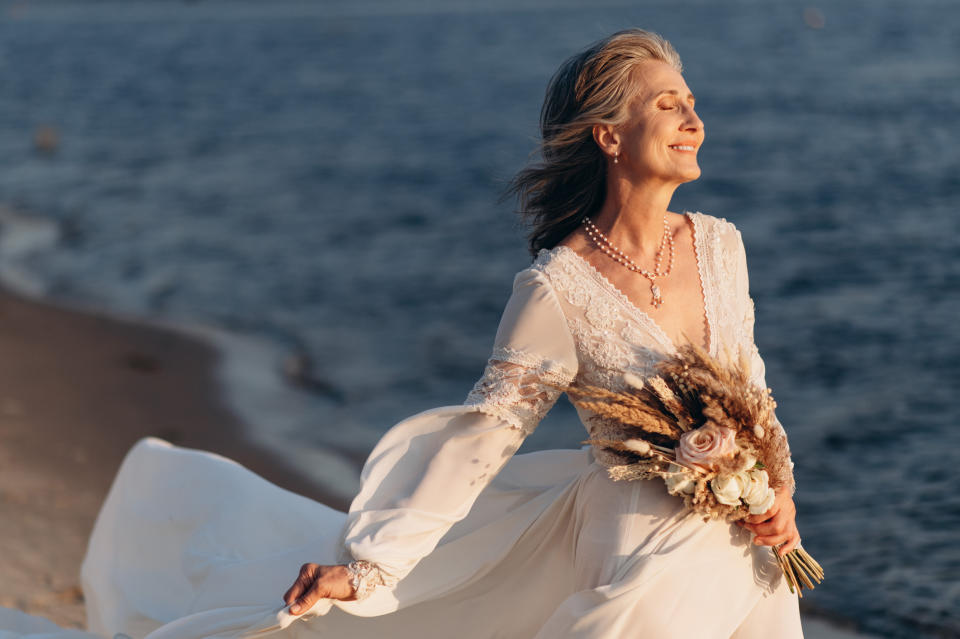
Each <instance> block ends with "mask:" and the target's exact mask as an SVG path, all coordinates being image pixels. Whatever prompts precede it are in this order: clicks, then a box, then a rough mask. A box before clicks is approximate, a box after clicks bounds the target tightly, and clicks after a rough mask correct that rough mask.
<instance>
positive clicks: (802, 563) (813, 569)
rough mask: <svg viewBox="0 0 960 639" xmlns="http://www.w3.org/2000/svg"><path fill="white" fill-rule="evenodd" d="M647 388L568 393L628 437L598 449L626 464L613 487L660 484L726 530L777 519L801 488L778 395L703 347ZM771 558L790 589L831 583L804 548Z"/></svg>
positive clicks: (635, 380) (635, 382) (682, 354)
mask: <svg viewBox="0 0 960 639" xmlns="http://www.w3.org/2000/svg"><path fill="white" fill-rule="evenodd" d="M657 369H658V373H659V375H658V376H656V377H653V378H650V379H648V380H646V382H644V380H642V379H640V378H639V377H636V376H635V375H632V374H630V373H627V374H626V375H625V379H626V381H627V384H628V385H629V386H630V388H628V389H627V390H626V391H623V392H614V391H610V390H607V389H604V388H598V387H593V386H573V387H570V388H567V389H565V390H566V392H567V395H568V396H569V397H570V400H571V401H572V402H573V403H574V404H576V405H577V406H579V407H582V408H585V409H587V410H590V411H592V412H594V413H596V414H597V415H599V416H600V417H602V418H604V419H607V420H614V421H616V422H618V423H619V424H620V425H622V426H623V428H624V432H626V433H627V436H625V437H624V438H623V439H596V438H595V439H590V440H588V441H587V442H584V443H590V444H593V445H596V446H600V447H603V448H606V449H608V450H612V451H617V452H618V453H620V454H621V455H622V456H623V457H624V458H625V459H626V460H627V463H624V464H620V465H615V466H610V467H609V469H608V472H609V475H610V477H611V478H613V479H614V480H635V479H653V478H657V477H659V478H661V479H663V480H664V482H665V483H666V486H667V491H668V492H669V493H670V494H672V495H677V496H679V497H682V498H683V500H684V501H685V502H686V503H687V505H689V506H690V507H691V508H692V509H693V510H694V511H695V512H697V513H699V514H700V515H702V516H703V517H704V520H705V521H709V520H710V519H720V518H724V519H726V520H728V521H736V520H740V519H744V518H746V517H747V516H749V515H751V514H762V513H764V512H766V511H767V510H769V509H770V507H771V506H772V505H773V501H774V498H775V491H776V490H778V489H780V488H782V487H786V486H792V485H793V473H792V464H791V462H790V451H789V448H788V447H787V440H786V436H785V434H784V433H783V430H782V429H781V428H780V427H779V425H778V424H776V422H775V417H774V408H775V407H776V402H775V401H774V400H773V397H772V396H771V394H770V389H761V388H758V387H757V386H756V385H754V384H753V383H752V382H751V381H750V366H749V362H748V361H746V360H745V359H744V358H741V359H740V361H739V362H738V364H737V365H735V366H731V367H727V366H724V365H722V364H721V363H720V362H718V361H717V360H716V359H714V358H713V357H712V356H711V355H710V354H709V353H707V352H706V351H704V350H703V349H702V348H700V347H698V346H695V345H687V346H684V347H682V348H680V349H679V351H678V353H677V355H676V356H673V357H670V358H668V359H666V360H663V361H662V362H660V363H659V364H658V366H657ZM773 552H774V554H775V555H776V558H777V561H778V563H779V565H780V567H781V569H782V570H783V574H784V576H785V578H786V579H787V582H788V584H789V585H790V590H791V592H796V593H798V594H799V595H800V596H801V597H802V596H803V593H802V592H801V590H802V588H803V587H806V588H810V589H812V588H813V585H814V582H816V583H818V584H819V583H820V582H821V581H822V579H823V569H822V568H821V567H820V564H818V563H817V562H816V560H814V559H813V557H811V556H810V555H809V554H808V553H807V552H806V551H805V550H804V549H803V548H802V547H800V546H797V548H795V549H793V550H792V551H790V552H789V553H785V554H781V553H780V551H779V549H778V548H776V547H774V548H773Z"/></svg>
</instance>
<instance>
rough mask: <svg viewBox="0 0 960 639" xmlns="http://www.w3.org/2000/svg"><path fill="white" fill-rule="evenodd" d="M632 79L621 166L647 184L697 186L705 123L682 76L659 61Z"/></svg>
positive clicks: (643, 66) (641, 68)
mask: <svg viewBox="0 0 960 639" xmlns="http://www.w3.org/2000/svg"><path fill="white" fill-rule="evenodd" d="M634 74H635V75H634V77H635V79H636V82H637V90H636V94H635V96H634V98H633V100H631V102H630V103H629V105H628V109H627V113H628V118H627V121H626V122H625V123H624V124H622V125H621V126H620V127H619V128H618V131H619V133H620V142H621V144H620V157H619V160H618V164H619V165H620V166H621V167H622V168H623V169H625V170H627V171H628V172H629V174H630V175H631V176H633V177H636V178H639V179H641V180H643V181H648V180H652V181H656V182H662V183H668V184H676V185H679V184H682V183H684V182H690V181H691V180H696V179H697V178H698V177H700V166H699V165H698V164H697V152H698V151H699V150H700V145H702V144H703V122H702V121H701V120H700V118H699V117H698V116H697V113H696V111H694V108H693V103H694V99H693V94H692V93H691V92H690V89H689V88H688V87H687V83H686V82H684V80H683V76H682V75H680V73H679V72H678V71H677V70H676V69H674V68H673V67H671V66H670V65H669V64H667V63H666V62H660V61H659V60H651V61H648V62H644V63H642V64H640V65H639V66H638V67H637V69H636V70H635V71H634Z"/></svg>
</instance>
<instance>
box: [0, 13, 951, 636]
mask: <svg viewBox="0 0 960 639" xmlns="http://www.w3.org/2000/svg"><path fill="white" fill-rule="evenodd" d="M0 8H2V11H3V14H2V16H3V17H2V18H0V78H2V79H3V89H2V91H0V150H2V153H0V202H4V203H6V204H7V205H9V206H12V207H14V208H15V209H16V210H18V211H20V212H21V213H23V214H26V215H27V217H17V216H11V215H10V214H9V213H4V214H2V215H0V229H2V233H3V234H2V235H0V266H2V269H3V272H4V274H5V276H6V277H7V280H8V281H10V282H15V283H17V284H18V285H19V286H21V287H23V288H25V289H28V290H31V291H33V292H35V293H38V294H42V295H47V296H51V297H54V298H57V299H61V300H66V301H72V302H77V303H83V304H93V305H98V306H102V307H106V308H109V309H113V310H118V311H123V312H132V313H135V314H139V315H144V316H151V317H163V318H166V319H169V320H172V321H179V322H190V323H196V322H200V323H203V324H206V325H210V326H216V327H220V328H223V329H227V330H228V331H230V332H232V333H235V334H241V335H252V336H258V337H260V338H267V339H268V340H270V341H271V342H272V343H274V344H276V345H278V346H279V348H281V349H282V350H283V351H284V352H286V353H294V354H299V355H302V356H303V359H301V360H298V361H300V362H305V361H309V362H310V365H309V371H308V373H309V375H308V377H309V378H310V380H311V382H310V384H309V385H310V386H311V388H312V389H313V391H314V392H313V393H312V395H311V397H309V398H304V397H302V396H301V397H300V399H299V400H298V403H296V404H295V405H293V406H292V407H290V406H288V409H289V410H287V411H286V414H284V415H281V414H280V413H281V412H282V411H280V410H279V409H277V408H276V407H275V406H270V407H261V408H264V409H265V410H264V411H262V414H263V417H262V419H260V420H259V421H258V423H257V424H256V426H257V427H258V428H260V429H261V430H262V431H263V432H264V433H267V434H273V435H275V436H279V435H283V434H284V433H285V432H287V431H288V430H289V429H293V430H295V431H297V432H298V433H300V435H301V436H302V437H305V438H309V440H310V441H311V442H313V444H314V445H315V449H323V450H336V451H339V452H338V454H341V455H343V456H345V458H348V459H355V458H357V457H362V456H363V454H364V453H365V452H366V451H367V450H368V449H369V447H370V446H371V445H372V443H373V441H375V439H376V437H377V436H378V435H379V434H380V433H382V432H383V431H384V430H385V429H386V428H387V427H389V426H390V425H391V424H392V423H393V422H395V421H397V420H398V419H400V418H401V417H403V416H406V415H409V414H412V413H414V412H417V411H419V410H422V409H425V408H429V407H432V406H437V405H442V404H452V403H458V402H460V401H461V400H462V398H463V396H464V395H465V394H466V392H467V390H469V388H470V386H471V384H472V382H473V380H474V378H475V377H476V376H478V375H479V373H480V372H481V370H482V367H483V364H484V361H485V358H486V356H487V351H488V349H489V346H490V343H491V341H492V338H493V333H494V330H495V328H496V323H497V320H498V317H499V313H500V311H501V309H502V305H503V303H504V302H505V300H506V298H507V296H508V294H509V289H510V283H511V280H512V275H513V273H514V272H516V271H517V270H519V269H521V268H523V267H524V266H525V265H526V263H527V261H528V258H527V256H526V254H525V250H524V246H523V239H522V231H521V230H520V229H519V228H518V227H517V225H516V222H515V220H514V219H513V217H512V216H511V212H510V211H511V207H510V204H509V203H498V202H497V196H498V195H499V193H500V191H501V189H502V187H503V184H504V183H505V181H506V180H507V179H509V177H510V176H511V175H512V174H513V172H515V171H516V170H517V169H519V168H520V167H521V166H522V164H523V163H524V161H525V159H526V156H527V154H528V153H529V152H530V150H531V149H532V146H533V142H532V138H533V136H534V135H535V128H536V118H537V114H538V111H539V106H540V100H541V99H542V95H543V90H544V87H545V84H546V81H547V79H548V77H549V75H550V73H551V72H552V71H553V70H554V69H555V68H556V67H557V66H558V64H559V63H560V61H561V60H562V59H564V58H565V57H566V56H568V55H570V54H571V53H573V52H575V51H576V50H578V49H580V48H582V47H583V46H585V45H586V44H587V43H589V42H590V41H592V40H593V39H595V38H597V37H600V36H603V35H605V34H607V33H609V32H612V31H614V30H616V29H619V28H623V27H626V26H645V27H648V28H653V29H655V30H658V31H661V32H663V33H664V34H665V35H666V36H667V37H669V38H670V39H671V40H672V41H673V42H674V44H675V45H676V46H677V48H678V49H679V51H680V53H681V54H682V55H683V57H684V61H685V64H686V67H687V71H686V76H687V80H688V83H689V84H690V86H691V87H692V89H693V90H694V92H695V93H696V94H697V97H698V109H699V111H700V114H701V117H702V118H703V119H704V121H705V122H706V126H707V144H706V146H705V147H704V149H703V151H702V153H701V164H702V167H703V175H704V177H703V178H702V179H701V180H699V181H698V182H696V183H694V184H691V185H687V186H685V187H684V188H682V189H681V190H680V191H678V193H677V196H676V198H675V201H674V205H675V209H676V210H682V209H691V210H701V211H704V212H708V213H711V214H714V215H718V216H722V217H726V218H727V219H730V220H732V221H734V222H735V223H736V224H737V225H738V226H739V227H740V228H741V230H742V232H743V235H744V239H745V242H746V245H747V250H748V257H749V261H750V267H751V283H752V288H753V294H754V298H755V300H756V304H757V339H758V342H759V344H760V347H761V352H762V353H763V354H764V356H765V359H766V361H767V368H768V382H769V383H770V385H771V386H772V387H773V388H774V390H775V393H776V395H777V399H778V402H779V404H780V411H779V412H780V416H781V419H782V421H783V422H784V423H785V424H786V425H787V428H788V430H789V432H790V435H791V441H792V444H793V449H794V456H795V460H796V462H797V480H798V486H799V488H798V493H797V497H798V502H799V522H800V527H801V531H802V532H803V535H804V543H805V546H807V547H808V548H809V549H810V550H811V551H812V552H813V553H814V554H815V555H816V556H817V557H818V558H819V559H820V560H821V562H822V563H823V564H824V566H825V568H826V571H827V573H828V575H829V577H828V581H827V582H826V583H825V584H824V586H822V587H821V588H818V589H817V590H816V591H815V592H813V593H812V594H811V595H810V596H809V598H808V599H807V598H805V601H809V602H810V603H811V604H812V605H814V606H816V607H818V608H820V609H823V610H826V611H832V612H835V613H838V614H841V615H843V616H847V617H853V618H854V619H855V620H857V621H858V622H859V623H861V624H862V626H863V627H864V628H866V629H869V630H872V631H874V632H877V633H881V634H884V635H885V636H890V637H910V638H914V637H956V636H960V582H958V577H957V576H958V575H960V551H958V550H957V545H956V543H955V542H956V538H957V534H956V531H957V530H958V526H960V497H958V496H957V493H956V492H955V491H956V488H957V486H958V479H960V472H958V470H957V469H958V463H957V462H958V459H957V453H956V451H957V450H958V449H960V428H957V424H958V423H960V409H958V408H957V404H956V402H955V401H953V395H954V391H955V389H956V388H958V387H960V366H958V364H957V354H958V352H960V333H958V332H957V331H955V330H953V325H954V323H955V322H956V321H957V318H960V301H958V300H960V296H958V295H957V292H958V290H960V265H958V264H960V262H958V260H957V257H958V255H960V251H958V249H960V239H958V238H960V215H958V213H957V202H958V196H960V180H958V177H957V176H958V174H960V170H958V169H960V167H958V164H960V160H958V154H957V153H956V149H955V146H956V138H957V133H958V128H960V127H958V125H957V124H956V121H957V113H958V110H960V67H958V65H957V64H956V60H957V59H958V55H957V54H958V50H960V31H958V30H957V29H956V25H957V24H958V18H960V8H958V7H957V6H956V5H955V4H953V3H949V2H925V1H920V2H916V1H913V2H909V3H908V2H906V1H903V2H884V1H876V0H869V1H868V0H863V1H861V2H853V1H841V2H834V3H831V5H830V6H829V7H826V6H825V7H820V8H819V9H813V8H811V7H808V6H806V5H804V4H802V3H797V2H792V1H786V2H779V3H776V4H773V3H763V2H749V1H745V0H744V1H738V2H724V3H712V2H705V1H702V2H689V1H675V2H666V1H661V2H645V3H643V6H637V3H631V2H623V3H603V4H599V5H594V6H593V8H591V9H590V10H586V9H582V8H579V7H578V4H577V3H573V2H559V1H557V2H548V1H546V0H542V1H540V2H528V1H524V0H518V1H517V2H510V3H507V2H497V3H492V4H485V5H483V7H478V6H475V5H473V4H467V3H465V2H464V3H441V2H439V0H437V2H419V3H417V2H407V1H406V0H400V1H399V2H396V3H385V2H384V3H374V2H353V3H346V2H342V3H335V2H331V3H324V4H319V3H317V4H297V3H287V2H276V3H270V4H267V3H261V4H254V3H225V2H221V3H218V2H203V3H183V4H175V3H159V2H132V1H131V2H124V3H119V2H118V3H80V2H77V3H63V4H56V3H53V4H42V5H37V4H34V3H5V4H0ZM805 10H806V12H805ZM821 22H822V23H823V27H822V28H816V27H818V26H819V25H820V23H821ZM38 136H39V138H40V143H41V146H42V145H43V143H44V141H45V140H50V139H51V138H54V137H55V138H56V145H55V146H56V150H55V151H54V152H52V153H46V152H43V151H42V150H38V148H37V142H36V141H35V138H36V137H38ZM288 363H290V362H288ZM248 381H249V380H248ZM270 411H273V412H270ZM285 429H286V430H285ZM344 433H350V435H349V436H347V437H344ZM580 434H581V430H580V427H579V426H578V425H577V424H576V422H575V420H574V419H573V416H572V412H571V411H570V410H569V408H568V407H565V406H560V407H558V408H557V409H556V410H555V414H553V415H551V417H550V418H548V420H547V422H546V423H544V424H543V425H541V428H540V429H539V430H538V432H537V433H536V434H535V435H534V436H533V438H532V439H531V440H530V441H529V442H528V444H526V445H525V446H527V447H528V448H542V447H548V446H567V445H576V442H577V441H578V439H579V436H580ZM951 542H953V543H951Z"/></svg>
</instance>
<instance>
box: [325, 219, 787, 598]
mask: <svg viewBox="0 0 960 639" xmlns="http://www.w3.org/2000/svg"><path fill="white" fill-rule="evenodd" d="M687 215H688V216H689V217H690V219H691V221H692V224H693V228H694V244H695V250H696V256H697V265H698V272H699V276H700V280H701V288H702V291H703V294H704V309H705V310H704V313H705V318H704V320H705V322H706V325H707V335H708V341H709V347H710V351H711V354H712V355H714V356H715V357H718V358H720V359H721V360H724V359H726V358H728V357H739V355H740V353H741V352H743V353H744V354H746V355H747V361H749V362H750V363H751V376H752V378H753V381H754V383H756V384H758V385H760V386H761V387H765V385H766V383H765V380H764V366H763V361H762V360H761V359H760V356H759V353H758V352H757V348H756V346H755V344H754V341H753V323H754V313H753V303H752V301H751V299H750V295H749V285H748V278H747V267H746V256H745V251H744V248H743V242H742V239H741V237H740V233H739V231H737V229H736V228H735V227H734V225H733V224H731V223H729V222H727V221H726V220H724V219H719V218H715V217H711V216H708V215H703V214H701V213H688V214H687ZM675 350H676V348H675V345H674V344H673V343H672V342H671V340H670V338H669V337H668V336H667V335H666V333H665V332H664V331H663V330H662V329H661V328H660V327H659V326H658V325H657V324H656V323H655V322H654V321H653V320H652V319H651V318H650V317H649V316H648V315H647V314H646V313H644V312H643V311H642V310H640V309H639V308H638V307H636V306H635V305H634V304H633V303H632V302H630V300H629V299H628V298H627V297H626V296H625V295H624V294H623V293H621V292H620V291H619V290H617V289H616V288H615V287H614V286H613V285H612V284H611V283H610V282H609V281H608V280H607V279H606V278H605V277H604V276H603V275H602V274H601V273H600V272H599V271H597V270H596V269H595V268H594V267H593V266H592V265H590V264H589V262H587V261H586V260H584V259H583V258H581V257H580V256H579V255H578V254H577V253H576V252H575V251H574V250H572V249H570V248H568V247H564V246H558V247H556V248H554V249H551V250H543V251H541V252H540V254H539V255H538V256H537V257H536V259H535V260H534V262H533V264H532V265H531V266H530V267H529V268H527V269H524V270H522V271H520V272H519V273H518V274H517V276H516V278H515V280H514V288H513V294H512V295H511V297H510V300H509V301H508V303H507V307H506V309H505V311H504V314H503V317H502V319H501V322H500V326H499V328H498V330H497V336H496V339H495V342H494V348H493V353H492V354H491V356H490V359H489V361H488V362H487V365H486V368H485V370H484V373H483V375H482V376H481V378H480V379H479V380H478V381H477V383H476V384H475V385H474V387H473V389H472V390H471V391H470V393H469V395H468V396H467V398H466V401H465V402H464V405H463V406H460V407H445V408H441V409H434V410H433V411H427V412H426V413H422V414H420V415H417V416H414V417H413V418H410V419H409V420H406V421H405V422H401V423H400V424H398V425H397V426H395V427H394V428H393V429H391V431H390V432H388V433H387V434H386V435H385V436H384V438H383V439H382V440H381V441H380V443H379V444H378V445H377V447H376V448H375V449H374V451H373V453H371V456H370V458H369V460H368V462H367V464H366V465H365V466H364V470H363V474H362V477H361V479H362V481H363V484H362V488H361V491H360V494H359V495H358V496H357V498H356V499H355V500H354V502H353V504H352V506H351V509H350V513H349V517H348V526H347V530H346V534H345V538H344V539H345V541H344V543H345V547H346V549H347V550H348V551H349V553H350V556H352V557H353V558H356V559H363V560H367V561H370V562H373V563H374V564H376V565H378V566H379V567H380V570H381V572H382V574H381V577H382V582H383V583H385V584H387V585H390V584H393V583H395V582H396V581H397V580H398V579H400V578H402V576H403V575H405V574H406V573H407V572H408V571H409V570H410V569H412V567H413V566H414V565H415V564H416V562H417V561H419V559H420V558H421V557H423V556H425V555H426V554H427V553H429V552H430V550H431V549H432V548H433V547H434V546H435V545H436V543H438V542H439V540H440V538H441V537H442V536H443V534H445V532H446V531H447V530H448V529H449V528H450V526H452V525H453V523H455V522H456V521H459V520H460V519H461V518H462V517H464V516H465V515H466V513H467V512H468V511H469V508H470V505H471V504H472V503H473V501H474V499H475V498H476V496H477V495H478V494H479V492H480V491H481V490H482V489H483V487H484V486H485V485H486V484H487V483H488V482H489V481H490V480H491V478H492V477H493V476H494V475H495V474H496V473H497V472H498V471H499V469H500V468H501V467H502V466H503V464H504V463H506V461H507V459H508V458H509V457H510V456H512V455H513V453H514V452H515V451H516V450H517V448H519V446H520V444H521V443H522V441H523V439H524V438H525V437H526V436H527V435H529V434H530V433H531V432H533V430H534V428H536V426H537V424H538V423H539V422H540V421H541V419H542V418H543V417H544V415H545V414H546V413H547V411H549V410H550V408H551V407H552V406H553V404H554V403H555V402H556V400H557V399H558V397H559V396H560V394H561V393H562V389H563V388H566V387H569V386H570V385H572V384H590V385H595V386H602V387H605V388H610V389H614V390H620V389H622V388H623V387H624V381H623V374H624V373H625V372H628V371H629V372H631V373H633V374H635V375H637V376H640V377H645V376H648V375H650V374H652V373H653V370H654V365H655V364H656V363H657V361H659V360H660V359H662V358H663V357H664V356H666V355H668V354H672V353H673V352H675ZM578 410H580V409H578ZM580 417H581V419H582V420H583V423H584V425H585V427H586V428H587V431H588V433H589V434H590V435H591V436H600V437H605V438H606V437H613V438H618V435H619V433H618V432H617V428H618V427H617V425H616V424H613V423H608V422H605V421H604V420H601V419H600V418H598V416H596V415H595V414H591V413H589V412H585V411H583V410H580ZM780 433H781V434H782V428H781V429H780ZM595 456H596V458H597V460H598V461H599V462H601V463H605V464H616V463H621V461H622V460H619V459H617V458H616V454H615V453H609V452H606V451H603V450H597V451H595ZM786 472H788V471H786ZM790 483H791V484H792V475H791V476H790Z"/></svg>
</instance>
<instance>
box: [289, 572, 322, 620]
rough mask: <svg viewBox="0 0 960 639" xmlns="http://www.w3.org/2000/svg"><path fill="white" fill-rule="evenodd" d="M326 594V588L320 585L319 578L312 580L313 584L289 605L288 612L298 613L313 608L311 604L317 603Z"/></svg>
mask: <svg viewBox="0 0 960 639" xmlns="http://www.w3.org/2000/svg"><path fill="white" fill-rule="evenodd" d="M326 595H327V589H326V588H324V587H323V586H322V584H321V583H320V580H319V579H318V580H317V581H314V582H313V585H312V586H311V587H310V589H309V590H307V592H306V593H304V594H303V595H302V596H301V597H300V599H298V600H297V602H296V603H295V604H293V605H292V606H290V612H291V613H293V614H295V615H299V614H300V613H301V612H306V611H308V610H310V609H311V608H313V604H315V603H317V602H318V601H320V599H322V598H323V597H325V596H326Z"/></svg>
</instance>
